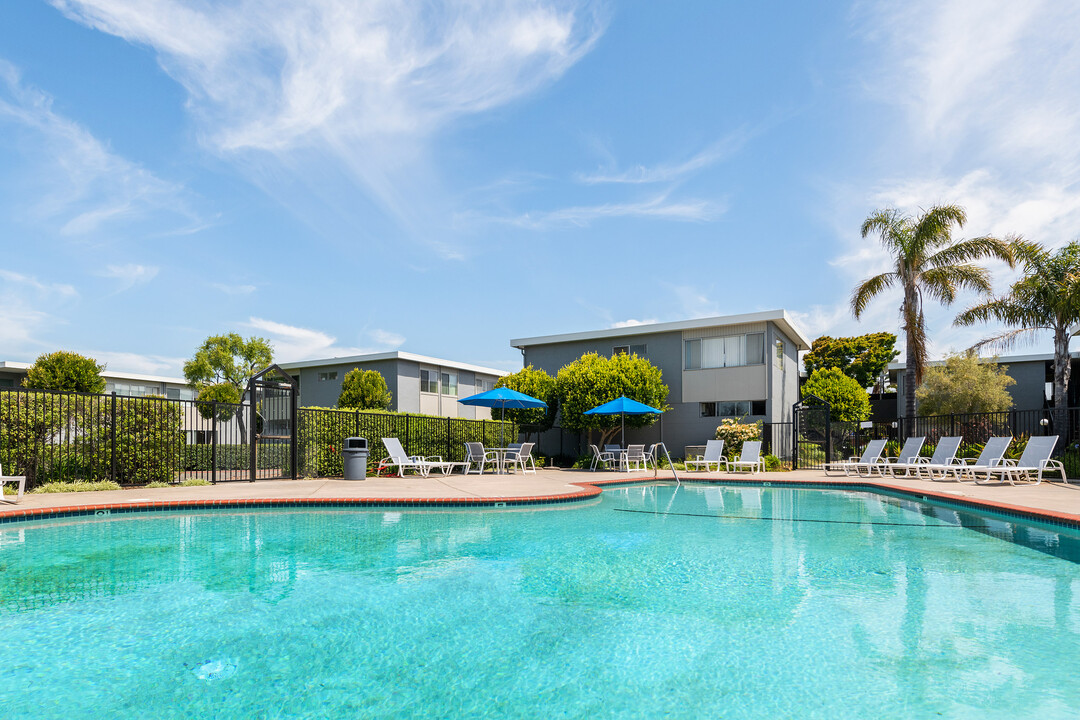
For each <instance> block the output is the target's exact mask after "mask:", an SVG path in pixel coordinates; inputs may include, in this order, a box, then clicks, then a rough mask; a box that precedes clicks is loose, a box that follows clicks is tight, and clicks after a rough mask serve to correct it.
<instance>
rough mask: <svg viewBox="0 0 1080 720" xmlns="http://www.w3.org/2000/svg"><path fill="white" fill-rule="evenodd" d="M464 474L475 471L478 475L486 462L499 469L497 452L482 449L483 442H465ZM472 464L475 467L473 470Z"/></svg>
mask: <svg viewBox="0 0 1080 720" xmlns="http://www.w3.org/2000/svg"><path fill="white" fill-rule="evenodd" d="M465 452H466V454H465V474H466V475H469V474H471V473H473V472H476V474H478V475H483V474H484V467H485V466H486V465H488V464H491V465H493V466H495V469H496V470H498V469H499V467H500V466H499V453H497V452H494V451H487V450H485V449H484V443H478V442H470V443H465ZM473 465H476V466H477V468H476V470H475V471H474V470H473Z"/></svg>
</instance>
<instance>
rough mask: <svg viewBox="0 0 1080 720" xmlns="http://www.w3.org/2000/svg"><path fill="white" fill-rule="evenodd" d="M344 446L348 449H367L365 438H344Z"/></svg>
mask: <svg viewBox="0 0 1080 720" xmlns="http://www.w3.org/2000/svg"><path fill="white" fill-rule="evenodd" d="M345 447H346V448H347V449H349V450H367V438H362V437H351V438H345Z"/></svg>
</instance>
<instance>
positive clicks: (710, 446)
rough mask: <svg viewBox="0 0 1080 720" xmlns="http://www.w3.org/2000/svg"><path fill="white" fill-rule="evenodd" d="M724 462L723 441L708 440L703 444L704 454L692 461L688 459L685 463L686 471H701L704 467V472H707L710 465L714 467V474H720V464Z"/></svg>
mask: <svg viewBox="0 0 1080 720" xmlns="http://www.w3.org/2000/svg"><path fill="white" fill-rule="evenodd" d="M723 462H724V441H723V440H710V441H709V442H707V443H705V454H704V455H698V456H697V457H696V458H694V459H688V460H687V461H686V469H687V470H691V469H693V468H695V467H696V468H698V469H701V467H702V466H704V469H705V472H708V471H709V466H710V465H715V466H716V472H720V464H721V463H723Z"/></svg>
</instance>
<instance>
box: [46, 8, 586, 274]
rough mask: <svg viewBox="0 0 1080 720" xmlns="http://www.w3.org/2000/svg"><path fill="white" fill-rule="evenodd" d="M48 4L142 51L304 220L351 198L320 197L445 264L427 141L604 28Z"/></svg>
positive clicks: (549, 73) (470, 13)
mask: <svg viewBox="0 0 1080 720" xmlns="http://www.w3.org/2000/svg"><path fill="white" fill-rule="evenodd" d="M52 4H53V5H54V6H56V7H57V8H59V9H60V10H61V11H62V12H64V13H65V14H66V15H67V16H68V17H69V18H71V19H73V20H75V21H77V22H80V23H82V24H84V25H87V26H89V27H93V28H96V29H98V30H100V31H102V32H106V33H110V34H112V35H116V36H118V37H121V38H124V39H126V40H128V41H130V42H132V43H137V44H140V45H145V46H148V47H150V48H152V49H153V50H154V51H155V52H156V53H157V57H158V59H159V62H160V64H161V66H162V67H163V68H164V70H165V71H166V72H167V73H169V74H170V75H171V76H172V77H173V78H175V79H176V80H177V81H178V82H179V83H181V84H182V85H183V86H184V88H185V89H186V90H187V92H188V96H189V102H188V108H189V110H190V112H191V113H192V115H193V117H194V119H195V122H196V123H197V126H198V128H199V137H200V138H201V140H202V142H203V143H205V145H206V146H207V147H209V148H211V149H212V150H213V151H215V152H218V153H220V154H222V155H224V156H225V157H228V158H230V159H233V160H235V161H236V162H237V163H239V165H240V167H242V168H244V169H245V170H247V171H248V172H249V175H250V176H251V177H252V179H253V180H254V181H255V182H257V183H258V184H260V186H262V187H263V188H264V189H265V190H266V191H267V192H269V193H270V194H272V195H274V196H275V197H277V198H279V199H281V200H282V201H283V202H286V203H289V204H290V206H292V207H293V209H294V210H296V211H297V212H298V214H300V215H301V216H302V217H306V218H307V219H308V220H309V221H310V222H312V223H313V224H318V223H320V222H322V221H323V219H322V218H319V217H316V216H317V215H319V214H320V213H325V212H326V211H327V210H330V211H332V212H334V213H336V214H340V215H342V216H344V217H346V218H347V219H348V218H351V217H352V215H351V214H350V213H352V212H355V210H354V208H355V206H356V205H357V203H356V202H354V201H349V200H343V201H335V200H331V199H329V198H331V197H335V198H342V197H345V198H348V197H349V193H348V192H345V190H346V189H352V190H353V192H360V193H363V194H366V195H368V196H369V197H370V198H372V199H373V200H374V201H375V202H376V203H377V204H378V205H379V206H380V207H381V208H382V209H383V210H384V211H386V212H387V213H388V214H389V215H390V216H392V217H393V218H395V219H396V220H397V222H398V223H399V224H400V225H401V226H402V227H403V228H404V229H405V230H406V231H407V232H408V233H409V235H410V236H411V237H413V238H415V240H416V241H417V242H418V243H423V244H427V245H431V246H432V247H433V248H434V250H435V251H436V252H437V253H438V254H439V255H441V256H442V257H445V258H454V257H461V256H462V253H461V250H460V248H457V247H455V245H454V243H452V242H446V241H442V240H433V239H432V238H433V237H434V238H437V237H438V236H439V235H440V234H441V233H438V232H431V231H430V229H431V228H433V227H445V215H443V216H442V217H438V215H439V214H440V213H443V212H445V208H446V207H447V205H448V203H447V201H446V199H445V198H446V195H447V193H446V192H445V190H444V189H443V188H442V183H441V181H440V179H439V175H440V173H439V171H438V169H437V168H434V167H432V162H431V160H430V156H429V154H428V152H427V141H428V139H429V138H430V137H431V136H432V135H433V134H434V133H436V132H437V131H439V130H441V129H442V128H444V127H446V126H447V124H449V123H451V122H453V121H454V120H455V119H456V118H459V117H463V116H468V115H473V114H476V113H481V112H484V111H487V110H490V109H492V108H495V107H499V106H502V105H505V104H507V103H509V102H512V101H514V100H516V99H518V98H521V97H524V96H527V95H529V94H530V93H533V92H535V91H536V90H537V89H538V88H541V87H543V86H545V85H548V84H550V83H551V82H553V81H555V80H557V79H558V78H559V77H561V76H562V75H563V74H564V73H565V72H566V71H567V70H568V69H569V68H570V67H572V66H573V65H574V64H575V63H576V62H578V60H580V58H581V57H583V56H584V55H585V54H587V53H588V52H589V51H590V50H591V49H592V47H593V46H594V45H595V43H596V41H597V40H598V38H599V37H600V35H601V34H602V32H603V30H604V24H605V20H604V16H603V13H602V10H601V6H600V3H598V2H595V1H594V0H509V1H507V0H475V1H473V2H466V3H461V2H452V1H450V0H445V1H442V0H436V1H435V2H423V3H409V2H398V1H397V0H373V1H371V2H363V3H358V2H354V1H353V0H309V1H308V2H304V3H282V2H265V3H261V2H234V3H221V4H210V3H204V2H199V1H197V0H190V1H187V0H52ZM266 162H272V163H275V170H276V171H278V172H269V173H267V172H262V170H263V168H264V167H265V163H266ZM331 183H332V184H333V188H332V192H321V191H320V189H321V188H325V187H327V186H328V185H329V184H331ZM350 186H351V188H350ZM316 206H317V209H315V208H316Z"/></svg>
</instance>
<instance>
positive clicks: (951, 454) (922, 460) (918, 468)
mask: <svg viewBox="0 0 1080 720" xmlns="http://www.w3.org/2000/svg"><path fill="white" fill-rule="evenodd" d="M962 440H963V438H962V437H959V436H955V437H943V438H941V439H940V440H938V442H937V445H936V446H935V447H934V453H933V454H932V455H931V456H930V457H928V458H926V457H916V458H912V459H911V462H909V463H908V465H907V468H906V469H907V470H908V475H911V470H914V471H915V474H916V475H917V476H919V477H921V476H922V474H923V472H925V473H926V477H927V479H928V480H933V479H934V473H935V472H940V473H942V475H943V476H944V475H947V474H949V473H951V472H952V471H953V470H955V469H956V465H957V463H959V462H960V460H959V459H958V458H957V457H956V451H957V450H959V449H960V443H961V441H962ZM893 469H894V470H899V469H900V466H899V464H897V466H896V467H895V468H893Z"/></svg>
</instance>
